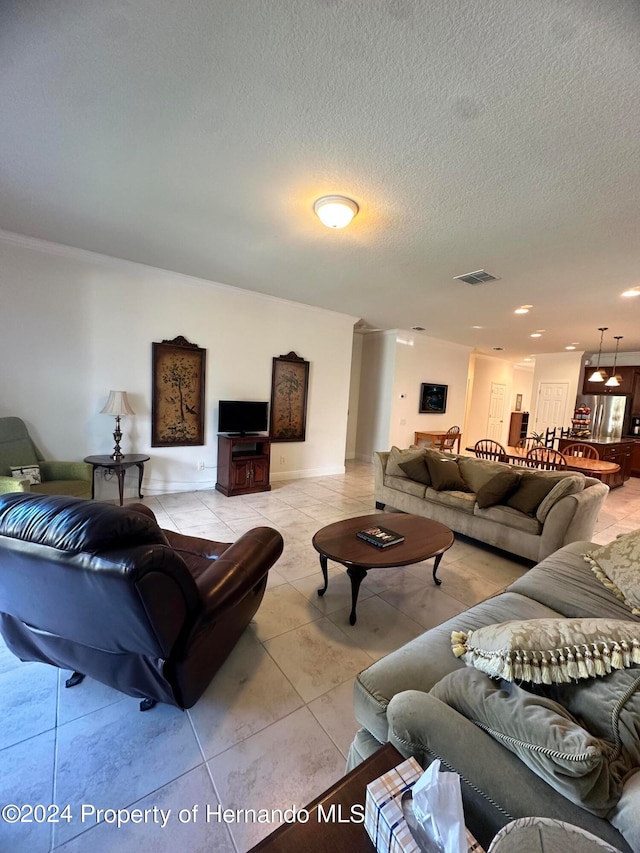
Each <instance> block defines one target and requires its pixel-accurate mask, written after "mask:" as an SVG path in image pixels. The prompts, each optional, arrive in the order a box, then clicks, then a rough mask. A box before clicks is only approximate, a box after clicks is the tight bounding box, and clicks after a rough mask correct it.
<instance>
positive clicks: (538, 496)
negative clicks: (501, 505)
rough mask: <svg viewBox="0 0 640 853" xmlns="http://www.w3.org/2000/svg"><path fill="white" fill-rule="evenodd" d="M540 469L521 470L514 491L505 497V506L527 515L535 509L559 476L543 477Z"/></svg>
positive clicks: (533, 512)
mask: <svg viewBox="0 0 640 853" xmlns="http://www.w3.org/2000/svg"><path fill="white" fill-rule="evenodd" d="M542 474H543V472H542V471H523V472H522V476H521V478H520V482H519V484H518V488H517V489H516V490H515V492H514V493H513V494H512V495H511V496H510V497H508V498H507V506H510V507H513V509H519V510H520V512H524V513H526V514H527V515H535V514H536V510H537V509H538V507H539V506H540V504H541V503H542V501H543V500H544V498H546V496H547V495H548V494H549V492H550V491H551V489H553V487H554V486H555V485H556V483H557V482H558V481H559V479H560V478H559V477H557V476H554V477H544V476H542Z"/></svg>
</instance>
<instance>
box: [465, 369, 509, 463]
mask: <svg viewBox="0 0 640 853" xmlns="http://www.w3.org/2000/svg"><path fill="white" fill-rule="evenodd" d="M471 360H472V363H473V371H472V373H473V386H472V389H471V403H470V405H469V407H468V410H467V422H466V424H465V430H464V444H465V446H466V447H472V446H473V445H474V444H475V443H476V441H480V439H482V438H486V437H487V428H488V423H489V400H490V397H491V383H492V382H497V383H498V384H501V385H505V386H506V392H505V408H504V418H503V422H502V428H501V434H500V435H501V437H500V438H499V439H498V441H500V443H501V444H505V445H506V443H507V438H508V435H509V420H510V416H511V412H510V406H511V400H512V399H513V400H515V397H514V395H513V365H512V364H511V362H509V361H505V360H504V359H500V358H493V357H492V356H484V355H478V354H474V355H473V356H472V359H471ZM518 393H519V392H518Z"/></svg>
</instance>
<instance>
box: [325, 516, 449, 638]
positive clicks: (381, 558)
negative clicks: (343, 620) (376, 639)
mask: <svg viewBox="0 0 640 853" xmlns="http://www.w3.org/2000/svg"><path fill="white" fill-rule="evenodd" d="M376 525H382V527H386V528H388V529H389V530H393V531H394V532H395V533H400V534H401V535H402V536H404V537H405V539H404V542H400V543H399V544H398V545H391V546H390V547H389V548H377V547H376V546H375V545H369V543H368V542H364V541H363V540H362V539H359V538H358V537H357V536H356V534H357V533H358V532H359V531H360V530H363V529H365V528H367V527H372V526H376ZM453 541H454V539H453V533H452V532H451V530H449V528H448V527H445V526H444V524H440V523H439V522H438V521H431V520H430V519H428V518H421V517H420V516H418V515H409V514H408V513H399V512H383V513H380V512H379V513H375V514H374V515H361V516H358V517H356V518H347V519H346V520H345V521H336V522H335V523H334V524H329V525H328V526H327V527H323V528H322V529H321V530H318V532H317V533H316V535H315V536H314V537H313V540H312V543H313V547H314V548H315V549H316V551H318V552H319V554H320V566H321V568H322V575H323V577H324V587H323V588H322V589H319V590H318V595H324V594H325V592H326V591H327V588H328V586H329V575H328V572H327V561H328V560H334V561H335V562H336V563H340V564H341V565H343V566H345V567H346V569H347V574H348V575H349V578H350V579H351V614H350V615H349V622H350V623H351V625H355V624H356V603H357V601H358V590H359V589H360V584H361V583H362V581H363V580H364V578H366V576H367V572H368V571H369V570H370V569H388V568H391V567H392V566H409V565H411V564H412V563H421V562H422V561H423V560H428V559H429V558H430V557H435V558H436V559H435V562H434V565H433V580H434V583H436V584H438V586H439V585H440V584H441V583H442V581H441V580H440V579H439V578H438V577H437V576H436V572H437V571H438V566H439V565H440V560H441V559H442V555H443V554H444V552H445V551H447V550H448V549H449V548H450V547H451V546H452V545H453Z"/></svg>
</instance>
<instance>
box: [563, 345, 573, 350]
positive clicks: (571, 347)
mask: <svg viewBox="0 0 640 853" xmlns="http://www.w3.org/2000/svg"><path fill="white" fill-rule="evenodd" d="M565 349H575V347H574V346H573V345H571V346H570V347H565Z"/></svg>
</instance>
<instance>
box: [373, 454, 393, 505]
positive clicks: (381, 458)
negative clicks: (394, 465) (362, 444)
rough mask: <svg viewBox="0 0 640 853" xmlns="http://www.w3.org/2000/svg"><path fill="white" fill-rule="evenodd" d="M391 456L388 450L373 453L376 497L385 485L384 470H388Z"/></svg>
mask: <svg viewBox="0 0 640 853" xmlns="http://www.w3.org/2000/svg"><path fill="white" fill-rule="evenodd" d="M388 458H389V452H388V451H379V450H377V451H376V452H375V453H374V454H373V479H374V484H375V495H376V499H377V498H378V496H379V495H381V494H382V487H383V486H384V472H385V471H386V470H387V459H388Z"/></svg>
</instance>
